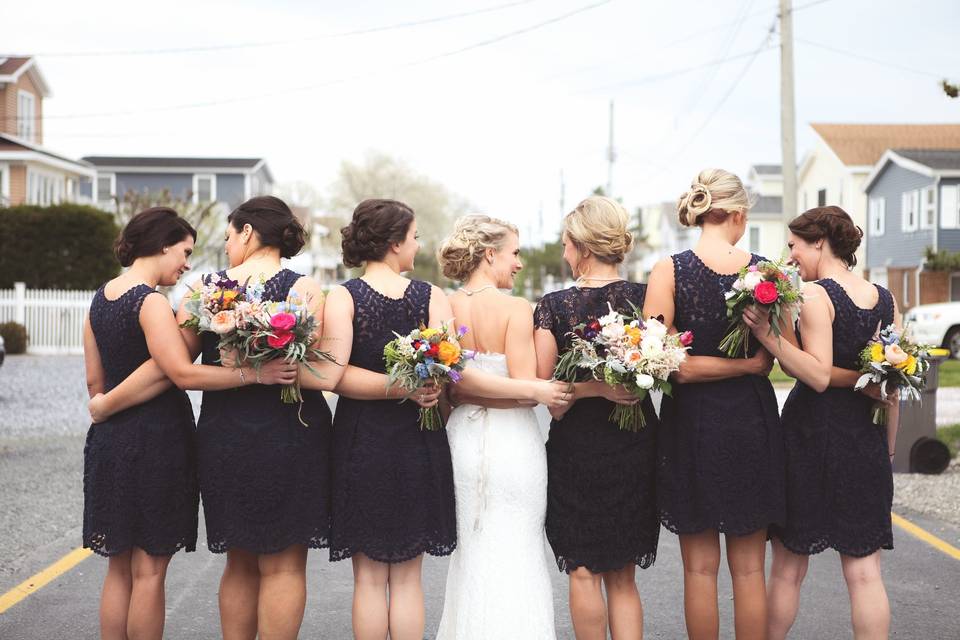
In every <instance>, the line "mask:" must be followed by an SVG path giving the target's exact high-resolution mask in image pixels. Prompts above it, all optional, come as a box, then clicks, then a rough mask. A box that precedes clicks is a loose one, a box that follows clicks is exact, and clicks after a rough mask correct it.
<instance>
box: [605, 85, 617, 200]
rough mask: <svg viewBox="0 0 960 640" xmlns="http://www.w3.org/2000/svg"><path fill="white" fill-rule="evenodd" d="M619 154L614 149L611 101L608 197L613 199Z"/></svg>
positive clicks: (611, 103)
mask: <svg viewBox="0 0 960 640" xmlns="http://www.w3.org/2000/svg"><path fill="white" fill-rule="evenodd" d="M616 159H617V152H616V151H614V149H613V100H611V101H610V140H609V143H608V145H607V197H608V198H612V197H613V163H614V162H615V161H616Z"/></svg>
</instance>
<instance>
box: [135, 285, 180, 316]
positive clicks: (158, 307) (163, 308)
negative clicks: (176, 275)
mask: <svg viewBox="0 0 960 640" xmlns="http://www.w3.org/2000/svg"><path fill="white" fill-rule="evenodd" d="M172 312H173V308H172V307H171V306H170V301H169V300H167V296H165V295H163V294H162V293H160V292H159V291H151V292H150V293H148V294H147V295H145V296H144V297H143V303H142V304H141V305H140V317H141V318H142V317H143V316H144V315H145V314H146V315H150V316H152V315H154V314H157V313H163V314H172Z"/></svg>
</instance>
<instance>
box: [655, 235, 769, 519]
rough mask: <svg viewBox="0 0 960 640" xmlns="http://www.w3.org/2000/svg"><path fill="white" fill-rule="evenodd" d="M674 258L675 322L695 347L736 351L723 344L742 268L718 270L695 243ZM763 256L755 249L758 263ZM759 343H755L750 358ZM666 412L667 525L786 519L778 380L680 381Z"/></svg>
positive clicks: (662, 468) (661, 488)
mask: <svg viewBox="0 0 960 640" xmlns="http://www.w3.org/2000/svg"><path fill="white" fill-rule="evenodd" d="M672 259H673V276H674V283H675V284H674V286H675V290H674V291H675V293H674V304H675V309H676V312H675V319H674V326H676V328H677V330H678V331H692V332H693V345H692V348H691V349H690V351H689V352H688V353H689V354H690V355H692V356H716V357H726V355H725V354H724V353H723V352H722V351H721V350H720V349H719V348H718V345H719V344H720V341H721V340H722V339H723V336H724V335H725V334H726V332H727V327H728V320H727V315H726V304H725V299H724V293H725V292H726V291H728V290H729V289H730V287H731V286H732V285H733V282H734V280H735V279H736V275H724V274H718V273H716V272H714V271H713V270H711V269H710V268H709V267H707V266H706V265H705V264H704V263H703V262H702V261H701V260H700V258H699V257H698V256H697V254H695V253H694V252H693V251H690V250H688V251H684V252H683V253H679V254H676V255H674V256H672ZM761 260H763V258H761V257H760V256H757V255H752V256H751V258H750V264H756V263H757V262H759V261H761ZM757 348H758V343H757V342H756V341H755V340H753V341H751V346H750V350H749V353H750V355H754V354H755V353H756V349H757ZM660 419H661V420H662V422H663V426H662V429H661V430H660V463H659V473H658V476H657V493H658V496H659V499H660V520H661V521H662V522H663V524H664V526H665V527H667V529H669V530H670V531H672V532H674V533H677V534H689V533H698V532H701V531H706V530H708V529H714V530H717V531H720V532H723V533H726V534H729V535H746V534H749V533H753V532H755V531H758V530H761V529H762V530H766V529H767V528H768V526H769V525H770V524H772V523H782V522H783V521H784V517H785V500H786V498H785V489H784V453H783V436H782V433H781V428H780V416H779V412H778V410H777V397H776V394H775V393H774V391H773V385H771V384H770V380H769V379H768V378H766V377H760V376H753V375H746V376H739V377H736V378H727V379H725V380H718V381H714V382H696V383H687V384H675V385H673V397H664V399H663V403H662V404H661V405H660Z"/></svg>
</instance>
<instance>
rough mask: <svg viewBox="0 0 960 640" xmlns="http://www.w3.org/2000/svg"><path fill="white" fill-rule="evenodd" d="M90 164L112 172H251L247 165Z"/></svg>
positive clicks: (99, 169) (100, 169)
mask: <svg viewBox="0 0 960 640" xmlns="http://www.w3.org/2000/svg"><path fill="white" fill-rule="evenodd" d="M90 164H91V166H94V167H96V169H97V171H108V172H111V173H169V174H171V175H175V174H181V175H182V174H188V173H200V174H208V173H213V174H216V173H236V174H243V173H250V169H249V168H247V167H186V166H184V167H137V166H127V165H105V164H93V163H90Z"/></svg>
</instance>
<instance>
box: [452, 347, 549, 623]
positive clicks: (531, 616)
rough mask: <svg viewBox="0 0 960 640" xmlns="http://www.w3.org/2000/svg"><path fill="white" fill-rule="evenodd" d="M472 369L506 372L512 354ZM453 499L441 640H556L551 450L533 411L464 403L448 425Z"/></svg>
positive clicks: (476, 362) (491, 356)
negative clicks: (548, 540)
mask: <svg viewBox="0 0 960 640" xmlns="http://www.w3.org/2000/svg"><path fill="white" fill-rule="evenodd" d="M467 366H469V367H478V368H480V369H482V370H484V371H486V372H488V373H492V374H496V375H501V376H504V377H506V376H507V375H508V373H507V362H506V356H504V355H503V354H500V353H478V354H477V355H476V358H475V359H473V360H472V361H470V362H469V363H468V364H467ZM447 438H448V439H449V442H450V454H451V457H452V459H453V479H454V486H455V488H456V497H457V549H456V551H454V552H453V555H452V556H450V568H449V571H448V573H447V588H446V596H445V599H444V603H443V615H442V617H441V619H440V629H439V631H438V632H437V640H506V639H510V640H540V639H544V640H546V639H549V640H554V639H555V638H556V632H555V631H554V624H553V594H552V593H551V588H550V577H549V575H548V573H547V558H546V554H545V534H544V530H543V522H544V518H545V516H546V510H547V457H546V450H545V448H544V442H543V436H542V435H541V433H540V429H539V427H538V425H537V418H536V416H535V415H534V413H533V409H522V408H517V409H484V408H482V407H478V406H476V405H461V406H459V407H457V408H456V409H454V411H453V413H452V414H451V415H450V419H449V421H448V422H447Z"/></svg>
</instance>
